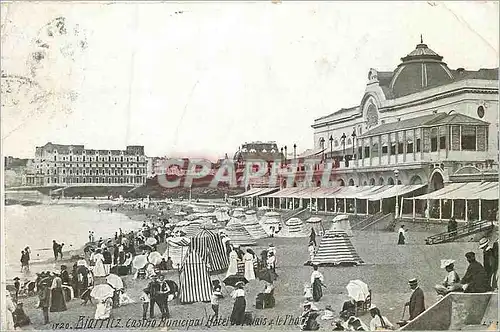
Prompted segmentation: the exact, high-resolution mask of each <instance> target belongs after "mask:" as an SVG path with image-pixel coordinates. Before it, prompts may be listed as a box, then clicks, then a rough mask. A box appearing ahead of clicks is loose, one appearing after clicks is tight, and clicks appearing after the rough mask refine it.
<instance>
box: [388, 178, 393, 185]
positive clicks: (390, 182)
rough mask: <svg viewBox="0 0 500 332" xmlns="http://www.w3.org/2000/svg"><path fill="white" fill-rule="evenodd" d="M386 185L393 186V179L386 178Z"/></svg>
mask: <svg viewBox="0 0 500 332" xmlns="http://www.w3.org/2000/svg"><path fill="white" fill-rule="evenodd" d="M387 184H388V185H391V186H393V185H394V179H393V178H388V179H387Z"/></svg>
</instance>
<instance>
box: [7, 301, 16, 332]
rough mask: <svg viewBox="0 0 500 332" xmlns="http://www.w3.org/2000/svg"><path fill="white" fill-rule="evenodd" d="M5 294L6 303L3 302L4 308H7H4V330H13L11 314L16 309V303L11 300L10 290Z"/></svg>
mask: <svg viewBox="0 0 500 332" xmlns="http://www.w3.org/2000/svg"><path fill="white" fill-rule="evenodd" d="M6 293H7V294H6V295H7V296H6V303H5V308H6V309H7V310H5V316H7V317H6V320H7V322H6V324H5V327H6V331H13V330H14V317H13V316H12V314H13V313H14V311H15V310H16V305H15V304H14V301H12V296H11V295H10V292H8V291H7V292H6Z"/></svg>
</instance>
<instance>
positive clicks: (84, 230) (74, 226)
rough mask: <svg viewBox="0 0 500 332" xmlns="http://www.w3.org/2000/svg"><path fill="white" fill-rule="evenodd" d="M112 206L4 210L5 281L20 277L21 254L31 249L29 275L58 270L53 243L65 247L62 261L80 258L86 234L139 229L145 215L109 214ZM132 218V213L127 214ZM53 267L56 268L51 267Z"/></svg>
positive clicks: (77, 203)
mask: <svg viewBox="0 0 500 332" xmlns="http://www.w3.org/2000/svg"><path fill="white" fill-rule="evenodd" d="M110 206H116V204H113V202H111V201H110V202H106V201H102V200H97V201H93V200H83V201H78V200H66V201H62V202H57V204H48V205H47V204H41V205H32V206H22V205H9V206H6V207H5V228H6V230H5V243H6V265H5V266H6V277H7V281H10V280H12V278H13V277H15V276H20V273H19V271H20V257H21V250H23V249H24V248H25V247H26V246H29V247H30V249H31V261H30V265H32V268H31V272H32V273H36V272H39V271H41V270H45V269H49V270H51V271H52V270H53V269H54V268H56V269H57V268H59V265H60V263H61V262H60V261H59V260H58V261H57V262H54V256H53V252H52V240H56V242H58V243H64V247H63V252H64V258H65V259H64V261H67V259H68V258H70V257H71V256H72V255H74V254H81V253H82V250H81V249H82V247H83V246H84V245H85V243H87V242H88V232H89V231H94V233H95V236H96V237H97V239H98V238H99V237H103V238H107V237H113V236H114V233H115V232H116V231H118V229H119V228H121V229H122V230H123V231H124V232H128V231H131V230H135V229H137V228H138V227H140V225H141V224H140V221H142V220H144V217H145V214H144V212H141V213H133V218H130V217H129V216H128V215H127V212H126V211H125V213H117V212H116V211H114V212H110V211H109V210H107V208H108V207H110ZM129 214H132V213H129ZM54 263H56V264H54Z"/></svg>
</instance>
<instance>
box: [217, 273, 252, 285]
mask: <svg viewBox="0 0 500 332" xmlns="http://www.w3.org/2000/svg"><path fill="white" fill-rule="evenodd" d="M240 281H241V282H243V283H245V284H248V280H247V278H245V277H244V276H242V275H238V274H235V275H232V276H228V277H226V279H224V281H223V283H224V285H226V286H232V287H235V285H236V283H237V282H240Z"/></svg>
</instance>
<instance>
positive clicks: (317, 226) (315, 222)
mask: <svg viewBox="0 0 500 332" xmlns="http://www.w3.org/2000/svg"><path fill="white" fill-rule="evenodd" d="M306 224H307V226H308V227H312V228H313V229H314V232H315V233H316V234H317V235H323V233H324V232H325V229H324V227H323V223H322V220H321V218H320V217H311V218H309V219H307V220H306Z"/></svg>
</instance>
